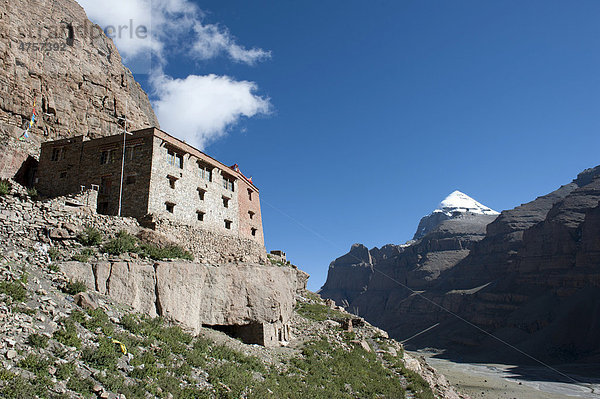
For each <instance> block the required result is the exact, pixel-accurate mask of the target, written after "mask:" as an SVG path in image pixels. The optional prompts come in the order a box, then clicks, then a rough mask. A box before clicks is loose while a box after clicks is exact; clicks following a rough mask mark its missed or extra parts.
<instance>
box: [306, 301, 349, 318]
mask: <svg viewBox="0 0 600 399" xmlns="http://www.w3.org/2000/svg"><path fill="white" fill-rule="evenodd" d="M296 311H297V312H298V314H299V315H301V316H304V317H306V318H307V319H310V320H315V321H324V320H342V319H345V318H346V317H347V315H345V314H344V313H342V312H340V311H339V310H334V309H331V308H330V307H329V306H325V305H321V304H319V303H302V302H299V303H298V304H297V305H296Z"/></svg>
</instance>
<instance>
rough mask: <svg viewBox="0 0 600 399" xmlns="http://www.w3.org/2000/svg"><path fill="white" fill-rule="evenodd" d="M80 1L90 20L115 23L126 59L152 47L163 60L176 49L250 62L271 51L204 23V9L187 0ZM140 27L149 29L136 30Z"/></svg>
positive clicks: (104, 25) (195, 55) (115, 37)
mask: <svg viewBox="0 0 600 399" xmlns="http://www.w3.org/2000/svg"><path fill="white" fill-rule="evenodd" d="M78 1H79V4H80V5H81V6H82V7H83V8H84V9H85V11H86V13H87V14H88V17H89V18H90V19H91V20H92V21H94V22H96V23H97V24H99V25H100V26H101V27H102V28H103V29H105V30H106V29H107V28H108V27H112V28H114V30H112V32H114V33H113V34H111V35H110V36H111V37H112V38H113V40H114V42H115V44H116V45H117V48H118V49H119V52H120V53H121V55H122V56H123V57H124V58H125V60H130V59H133V58H135V57H139V56H141V55H147V54H148V52H150V51H151V52H152V53H153V54H154V56H156V57H157V58H158V59H159V61H161V62H162V63H164V62H166V59H167V57H168V56H169V54H167V53H176V54H185V55H189V56H191V57H193V58H198V59H203V60H206V59H210V58H215V57H218V56H221V55H226V56H229V57H230V58H231V59H232V60H234V61H236V62H242V63H246V64H250V65H252V64H255V63H256V62H257V61H262V60H264V59H267V58H269V57H270V56H271V53H270V52H269V51H265V50H263V49H260V48H251V49H246V48H245V47H243V46H241V45H239V44H237V42H236V40H235V38H234V37H233V36H232V35H231V34H230V33H229V31H228V30H227V29H226V28H224V27H221V26H219V25H217V24H207V23H204V22H203V19H204V13H203V12H202V11H201V10H200V9H198V7H196V5H195V4H194V3H192V2H191V1H189V0H103V1H98V0H78ZM132 28H133V29H132ZM138 28H139V29H141V31H140V32H144V29H145V31H146V32H147V35H139V34H136V30H137V29H138ZM107 33H110V32H107ZM142 36H143V37H142Z"/></svg>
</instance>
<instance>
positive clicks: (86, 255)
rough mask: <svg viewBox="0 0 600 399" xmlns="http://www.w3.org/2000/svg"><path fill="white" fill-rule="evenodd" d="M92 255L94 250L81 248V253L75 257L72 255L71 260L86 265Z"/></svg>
mask: <svg viewBox="0 0 600 399" xmlns="http://www.w3.org/2000/svg"><path fill="white" fill-rule="evenodd" d="M92 255H94V250H93V249H91V248H83V249H82V250H81V252H79V253H78V254H76V255H73V260H76V261H77V262H82V263H86V262H88V261H89V260H90V257H91V256H92Z"/></svg>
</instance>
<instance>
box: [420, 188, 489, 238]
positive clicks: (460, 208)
mask: <svg viewBox="0 0 600 399" xmlns="http://www.w3.org/2000/svg"><path fill="white" fill-rule="evenodd" d="M479 215H486V216H479ZM496 215H499V213H498V212H496V211H495V210H493V209H491V208H488V207H487V206H485V205H483V204H482V203H480V202H477V201H475V200H474V199H473V198H471V197H469V196H468V195H467V194H464V193H461V192H460V191H454V192H453V193H451V194H450V195H449V196H447V197H446V198H444V200H443V201H442V202H440V204H439V205H438V207H437V209H435V210H434V211H433V212H431V213H430V214H429V215H427V216H424V217H423V218H422V219H421V221H420V222H419V227H417V232H416V233H415V235H414V237H413V240H418V239H420V238H422V237H424V236H425V235H426V234H427V233H429V232H430V231H432V230H433V229H435V228H436V227H437V226H438V225H439V224H440V223H442V222H443V221H445V220H448V219H455V218H462V217H469V218H484V219H485V220H488V219H489V218H488V216H496ZM492 219H493V218H492ZM489 222H491V220H489V221H488V223H489Z"/></svg>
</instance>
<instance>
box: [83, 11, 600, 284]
mask: <svg viewBox="0 0 600 399" xmlns="http://www.w3.org/2000/svg"><path fill="white" fill-rule="evenodd" d="M132 1H134V2H142V3H143V2H144V1H145V0H132ZM165 1H166V2H170V3H176V4H175V5H176V6H178V7H180V8H179V12H180V14H179V16H176V17H177V18H180V17H181V15H183V14H185V13H186V12H187V11H186V10H194V18H196V21H197V22H198V24H197V25H195V30H194V29H192V30H188V31H186V30H185V29H182V30H181V31H179V32H178V34H177V35H176V36H170V40H167V39H163V42H162V44H164V49H163V50H160V57H158V58H159V59H158V61H157V62H156V63H155V65H154V67H153V72H152V73H150V74H149V75H144V74H138V75H136V77H137V78H138V79H139V80H140V82H141V83H142V85H143V86H144V88H145V89H146V90H147V91H148V92H149V93H150V94H151V99H152V100H153V101H154V102H155V107H156V106H157V104H158V105H159V106H161V107H162V109H163V110H164V111H163V112H162V114H163V115H164V116H163V117H162V118H161V115H160V114H161V112H159V118H160V121H161V124H163V128H164V127H165V126H164V123H163V121H162V120H163V119H165V120H166V119H168V118H169V116H168V115H170V114H172V113H174V111H173V112H168V111H172V110H177V109H179V108H181V104H179V103H177V101H176V99H174V97H177V94H178V93H180V94H182V95H181V96H179V97H184V101H186V102H190V101H192V102H193V101H195V100H194V98H193V97H194V96H198V97H202V96H204V97H206V98H205V99H204V100H203V101H204V102H199V103H198V105H197V108H202V110H205V111H201V110H200V111H198V113H196V112H194V113H193V114H194V116H195V117H196V118H197V120H190V121H188V120H186V119H185V115H184V116H182V117H181V118H179V119H178V120H185V121H186V123H185V124H180V125H177V121H172V122H171V121H168V126H169V127H172V129H174V130H177V131H173V130H170V131H169V132H170V133H171V134H173V135H175V136H178V137H184V138H188V139H189V137H194V135H196V137H200V136H201V137H202V139H201V140H200V139H198V142H197V144H198V145H199V146H201V147H204V150H205V152H207V153H208V154H210V155H212V156H214V157H216V158H217V159H219V160H221V161H223V162H225V163H228V164H233V163H238V164H239V165H240V167H241V168H242V170H243V171H244V173H245V174H247V175H250V176H253V178H254V181H255V183H256V184H257V186H258V187H259V188H260V190H261V192H260V196H261V203H262V212H263V225H264V230H265V239H266V245H267V248H268V249H269V250H271V249H283V250H285V251H286V252H287V253H288V258H289V259H290V260H291V261H292V262H293V263H295V264H297V265H298V266H300V267H301V268H302V269H303V270H305V271H307V272H308V273H310V274H311V276H312V277H311V279H310V281H309V288H311V289H313V290H316V289H318V288H319V287H320V286H321V285H322V284H323V283H324V281H325V278H326V275H327V268H328V265H329V263H330V262H331V261H332V260H333V259H335V258H336V257H338V256H340V255H342V254H343V253H345V252H346V251H347V250H348V249H349V247H350V245H351V244H353V243H355V242H362V243H364V244H365V245H367V246H369V247H373V246H381V245H384V244H386V243H402V242H404V241H406V240H408V239H410V238H411V237H412V235H413V234H414V231H415V229H416V227H417V224H418V221H419V219H420V218H421V217H422V216H423V215H425V214H427V213H428V212H430V211H431V210H432V209H434V208H435V207H436V205H437V203H438V202H439V201H441V200H442V199H443V198H444V197H445V196H446V195H448V194H449V193H450V192H452V191H453V190H455V189H458V190H461V191H463V192H465V193H466V194H469V195H470V196H472V197H474V198H475V199H476V200H478V201H480V202H482V203H483V204H485V205H488V206H490V207H491V208H493V209H496V210H498V211H501V210H504V209H510V208H513V207H515V206H518V205H519V204H521V203H524V202H528V201H530V200H532V199H534V198H535V197H536V196H539V195H543V194H546V193H548V192H550V191H552V190H554V189H556V188H558V187H559V186H560V185H561V184H566V183H568V182H569V181H570V180H571V179H572V178H574V177H575V176H576V174H577V173H578V172H580V171H581V170H583V169H585V168H588V167H593V166H596V165H597V164H600V155H599V154H600V151H599V150H598V148H600V147H599V144H600V139H599V138H598V137H599V135H598V132H599V127H600V118H599V115H600V114H599V112H598V111H599V110H600V97H599V93H600V73H599V72H598V71H600V51H598V49H599V48H600V46H599V45H600V24H598V17H599V16H600V2H598V1H577V2H571V1H549V0H544V1H533V0H532V1H502V2H500V1H370V2H366V1H362V2H359V1H326V2H322V1H320V2H317V1H303V2H298V1H277V2H267V1H252V2H247V1H227V2H223V1H203V2H200V1H194V2H192V1H191V0H165ZM82 3H85V2H84V1H82ZM142 3H140V4H142ZM158 3H161V2H158ZM156 4H157V1H156V0H155V1H154V2H153V5H152V6H153V7H155V6H156ZM84 7H86V10H87V11H88V14H93V15H90V16H91V17H92V19H96V20H98V19H100V18H102V15H101V12H102V11H101V10H95V11H94V10H90V8H89V6H85V5H84ZM182 10H183V11H182ZM181 13H183V14H181ZM165 15H167V17H168V16H169V15H173V14H165ZM174 18H175V17H174ZM155 22H156V20H155ZM163 26H164V25H160V24H155V25H154V26H153V29H154V30H156V31H159V30H160V29H162V27H163ZM198 27H201V28H200V29H198ZM207 32H208V33H207ZM211 32H212V33H211ZM215 32H217V33H218V34H216V33H215ZM202 35H204V36H202ZM207 35H208V36H207ZM199 41H200V42H201V44H202V45H203V46H204V47H202V48H200V50H198V46H195V44H196V43H198V42H199ZM217 42H218V43H217ZM207 43H209V44H207ZM215 43H217V44H218V45H216V44H215ZM117 45H118V46H119V45H120V44H119V42H118V41H117ZM192 45H194V47H193V49H191V50H190V46H192ZM207 46H209V47H207ZM219 46H220V47H219ZM207 49H208V50H210V51H208V50H207ZM175 50H180V51H179V52H177V51H175ZM148 51H150V50H148ZM193 51H194V52H193ZM125 59H126V62H127V56H126V57H125ZM132 69H133V68H132ZM157 70H158V73H159V74H160V76H159V78H160V79H162V82H163V83H156V82H157V72H156V71H157ZM134 72H136V71H135V70H134ZM211 74H213V75H214V76H213V77H212V78H211V79H208V78H206V77H207V76H210V75H211ZM190 75H192V76H195V77H197V78H196V79H195V81H194V82H192V79H190V78H189V77H190ZM225 77H226V78H225ZM177 79H180V81H179V82H180V83H182V82H183V83H186V84H188V83H189V84H190V85H189V87H191V88H196V89H198V90H196V91H195V92H194V91H193V90H192V91H183V92H180V91H177V90H175V88H174V87H175V86H174V84H173V82H176V81H177ZM165 82H166V83H165ZM183 83H182V85H183ZM196 83H198V84H200V83H201V84H200V85H198V86H196V85H195V84H196ZM216 83H219V85H220V86H219V87H221V88H223V90H225V91H223V92H224V93H231V95H232V96H236V98H237V95H238V94H240V96H239V98H240V101H239V104H238V105H237V107H236V108H233V109H230V108H227V107H229V104H225V105H222V108H219V109H217V110H216V111H214V110H213V109H212V108H210V107H211V106H212V105H211V104H214V103H218V101H217V100H215V101H213V100H212V98H213V97H211V95H214V92H216V91H218V90H221V88H219V89H215V87H217V86H216V85H215V84H216ZM180 86H181V85H180ZM178 87H179V86H178ZM199 88H202V90H200V89H199ZM205 89H206V90H205ZM228 90H229V91H228ZM198 91H202V93H200V94H198V93H197V92H198ZM213 91H214V92H213ZM165 93H167V94H169V96H167V95H165ZM190 93H191V94H190ZM226 98H227V97H226ZM161 101H162V102H161ZM198 101H200V100H198ZM206 104H209V105H206ZM195 106H196V105H195ZM223 110H224V111H223ZM209 111H210V112H209ZM221 111H223V112H224V113H223V118H224V119H222V120H212V119H211V118H216V117H215V115H217V114H218V115H221V113H220V112H221ZM202 112H205V113H204V114H203V113H202ZM167 114H168V115H167ZM188 114H189V113H188ZM207 119H210V120H211V124H208V125H207V124H206V120H207ZM189 126H191V128H189V129H188V127H189ZM188 130H189V131H188ZM192 141H193V139H192Z"/></svg>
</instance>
